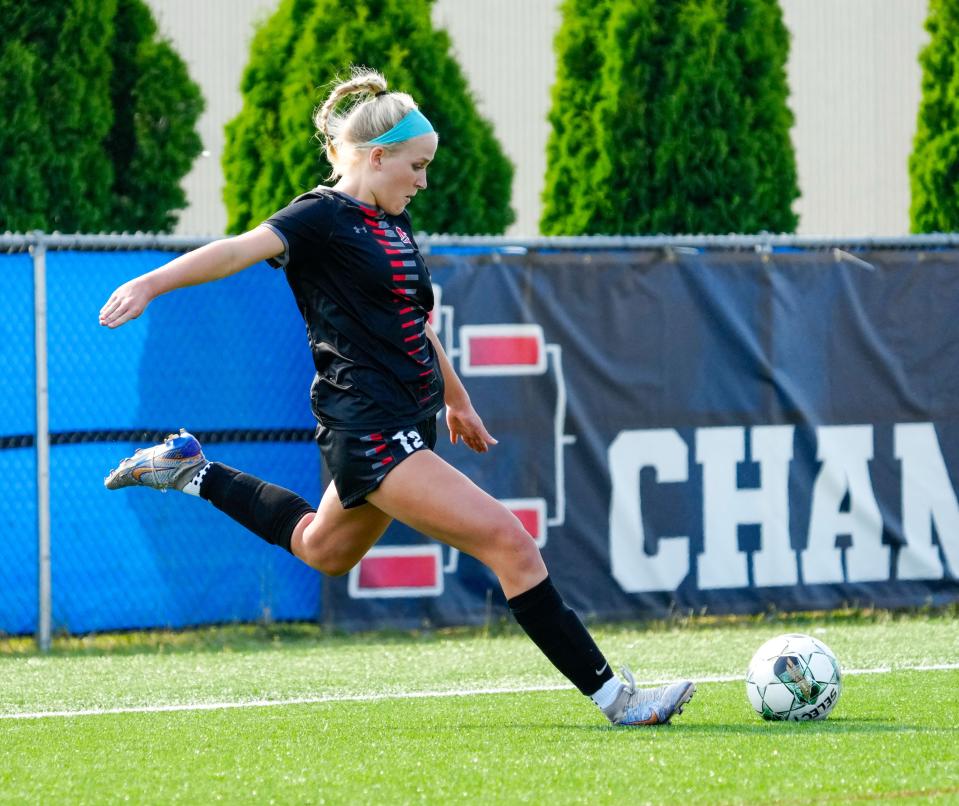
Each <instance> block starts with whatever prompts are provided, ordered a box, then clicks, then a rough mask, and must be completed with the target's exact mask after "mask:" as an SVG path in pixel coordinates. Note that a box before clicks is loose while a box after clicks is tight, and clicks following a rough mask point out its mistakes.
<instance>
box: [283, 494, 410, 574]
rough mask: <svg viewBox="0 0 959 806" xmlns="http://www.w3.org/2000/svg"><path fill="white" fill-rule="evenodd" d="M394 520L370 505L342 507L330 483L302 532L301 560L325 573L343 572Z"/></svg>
mask: <svg viewBox="0 0 959 806" xmlns="http://www.w3.org/2000/svg"><path fill="white" fill-rule="evenodd" d="M392 520H393V519H392V518H391V517H390V516H389V515H387V514H386V513H385V512H383V511H381V510H379V509H377V508H376V507H375V506H373V505H372V504H363V505H362V506H358V507H351V508H350V509H344V508H343V505H342V504H341V503H340V497H339V495H338V494H337V492H336V486H335V485H334V484H333V483H332V482H331V483H330V484H329V485H328V486H327V488H326V491H325V492H324V493H323V498H322V500H321V501H320V506H319V507H318V508H317V512H316V515H315V517H314V518H313V520H312V521H311V522H310V524H309V525H308V526H307V527H306V530H305V531H304V533H303V540H302V544H301V545H302V550H303V559H305V560H306V561H307V562H308V563H309V564H310V565H312V566H314V567H315V568H318V569H319V570H321V571H324V572H325V573H328V574H333V575H336V574H343V573H346V572H347V571H348V570H349V569H350V568H352V567H353V566H354V565H356V563H358V562H359V561H360V560H361V559H362V558H363V555H364V554H366V552H367V551H369V550H370V548H371V547H372V546H373V544H374V543H376V541H377V540H379V539H380V537H382V535H383V532H385V531H386V529H387V527H388V526H389V525H390V522H391V521H392Z"/></svg>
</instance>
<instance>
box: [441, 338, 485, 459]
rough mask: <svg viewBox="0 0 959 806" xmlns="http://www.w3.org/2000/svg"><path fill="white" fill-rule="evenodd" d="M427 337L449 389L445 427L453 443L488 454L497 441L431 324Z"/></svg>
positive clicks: (447, 390) (446, 394)
mask: <svg viewBox="0 0 959 806" xmlns="http://www.w3.org/2000/svg"><path fill="white" fill-rule="evenodd" d="M426 337H427V338H428V339H429V340H430V341H431V342H432V343H433V348H434V349H435V350H436V358H437V360H438V361H439V364H440V371H441V372H442V373H443V384H444V386H445V388H446V393H445V395H444V402H445V403H446V425H447V427H448V428H449V430H450V442H452V443H453V444H454V445H455V444H456V441H457V439H460V440H462V441H463V443H464V444H465V445H466V446H467V447H468V448H471V449H472V450H474V451H476V452H477V453H486V451H488V450H489V446H490V445H495V444H496V440H495V439H493V437H492V436H491V435H490V433H489V431H487V430H486V426H484V425H483V421H482V419H480V416H479V415H478V414H477V413H476V409H474V408H473V404H472V402H470V396H469V394H467V392H466V387H465V386H463V382H462V381H461V380H460V378H459V375H457V374H456V370H454V369H453V364H452V363H451V362H450V359H449V356H447V355H446V350H444V349H443V345H442V344H440V340H439V339H438V338H437V336H436V333H434V332H433V328H432V327H431V326H430V324H429V322H427V324H426Z"/></svg>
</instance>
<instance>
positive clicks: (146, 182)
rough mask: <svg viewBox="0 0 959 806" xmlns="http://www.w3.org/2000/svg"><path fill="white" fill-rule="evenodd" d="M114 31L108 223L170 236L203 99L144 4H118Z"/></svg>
mask: <svg viewBox="0 0 959 806" xmlns="http://www.w3.org/2000/svg"><path fill="white" fill-rule="evenodd" d="M115 24H116V36H115V37H114V41H113V48H112V53H111V56H112V63H113V81H112V83H111V87H110V90H111V99H112V105H113V109H114V110H115V112H114V114H115V119H114V124H113V127H112V129H111V131H110V133H109V136H108V137H107V140H106V143H105V146H106V150H107V153H108V155H109V156H110V159H111V162H112V164H113V167H114V183H113V188H112V195H111V202H112V205H111V209H110V216H109V220H110V222H111V224H113V226H114V227H119V228H121V229H123V230H130V231H136V230H141V231H145V232H169V231H170V230H171V229H173V227H174V225H175V224H176V215H175V213H176V211H178V210H181V209H183V208H184V207H185V206H186V203H187V199H186V193H185V192H184V191H183V188H182V187H181V186H180V179H181V178H182V177H183V176H185V175H186V174H187V172H188V171H189V170H190V166H191V165H192V164H193V161H194V160H195V159H196V157H197V156H198V155H199V154H200V152H201V151H202V149H203V144H202V143H201V141H200V136H199V134H197V131H196V125H197V121H198V120H199V117H200V114H201V113H202V112H203V105H204V104H203V97H202V96H201V94H200V88H199V87H198V86H197V85H196V84H195V83H194V82H193V81H192V80H191V79H190V76H189V74H188V73H187V69H186V65H185V64H184V62H183V59H181V58H180V56H179V55H177V53H176V52H175V51H174V50H173V48H172V47H170V45H169V43H167V42H166V41H163V40H161V39H159V38H158V35H157V27H156V23H155V22H154V20H153V15H152V14H151V13H150V9H149V8H148V7H147V6H146V4H145V3H144V2H143V0H117V12H116V17H115Z"/></svg>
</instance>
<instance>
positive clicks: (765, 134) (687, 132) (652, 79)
mask: <svg viewBox="0 0 959 806" xmlns="http://www.w3.org/2000/svg"><path fill="white" fill-rule="evenodd" d="M585 6H589V7H590V8H595V7H596V6H595V5H594V4H588V3H584V0H566V2H565V3H564V5H563V8H562V12H563V24H562V28H561V30H560V32H559V34H558V35H557V39H556V49H557V57H558V63H559V71H558V76H557V84H556V86H555V87H554V90H553V109H552V111H551V113H550V121H551V122H552V124H553V134H552V137H551V139H550V144H549V147H548V165H547V176H546V186H545V190H544V195H543V202H544V207H543V215H542V220H541V229H542V230H543V232H544V233H546V234H562V235H577V234H598V233H606V234H651V233H729V232H744V233H752V232H759V231H763V230H767V231H774V232H790V231H793V230H794V229H795V227H796V223H797V219H796V215H795V214H794V213H793V212H792V203H793V201H794V200H795V199H796V198H797V197H798V195H799V191H798V184H797V178H796V165H795V156H794V153H793V149H792V144H791V141H790V138H789V129H790V127H791V125H792V115H791V113H790V111H789V109H788V106H787V104H786V100H787V96H788V88H787V85H786V72H785V64H786V57H787V54H788V34H787V31H786V29H785V27H784V25H783V23H782V15H781V11H780V9H779V6H778V4H777V2H776V0H676V2H671V3H660V2H656V1H655V0H604V2H603V3H602V4H601V7H600V8H599V10H598V11H597V12H596V13H594V14H592V15H589V14H586V13H585V12H586V11H588V9H587V8H585Z"/></svg>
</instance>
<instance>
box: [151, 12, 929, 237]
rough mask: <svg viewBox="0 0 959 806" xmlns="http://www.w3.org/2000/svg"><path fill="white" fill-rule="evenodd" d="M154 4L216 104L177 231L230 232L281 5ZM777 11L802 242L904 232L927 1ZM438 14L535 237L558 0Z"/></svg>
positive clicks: (521, 217)
mask: <svg viewBox="0 0 959 806" xmlns="http://www.w3.org/2000/svg"><path fill="white" fill-rule="evenodd" d="M148 2H149V4H150V5H151V7H152V8H153V10H154V14H155V15H156V17H157V20H158V23H159V25H160V30H161V31H162V32H163V33H164V34H165V35H167V36H168V37H169V38H170V39H171V40H172V42H173V44H174V46H175V47H176V48H177V50H178V51H179V53H180V54H181V55H182V56H183V58H184V59H185V60H186V61H187V64H188V65H189V68H190V72H191V74H192V76H193V77H194V79H195V80H196V81H197V82H198V83H199V84H200V86H201V88H202V90H203V94H204V96H205V98H206V101H207V109H206V112H205V113H204V115H203V117H202V118H201V120H200V134H201V137H202V138H203V143H204V148H205V150H206V154H207V155H206V156H204V157H201V158H199V159H198V160H197V162H196V164H195V165H194V168H193V170H192V171H191V172H190V174H189V175H188V176H187V177H186V178H185V180H184V186H185V188H186V191H187V194H188V197H189V199H190V207H189V208H188V209H187V210H186V211H184V212H183V214H182V215H181V218H180V223H179V225H178V227H177V232H178V233H183V234H220V233H222V232H223V230H224V229H225V226H226V212H225V210H224V208H223V202H222V184H223V174H222V169H221V167H220V158H221V154H222V150H223V126H224V125H225V124H226V122H227V121H229V120H230V119H231V118H233V117H234V116H235V115H236V114H237V113H238V112H239V109H240V105H241V99H240V93H239V85H240V79H241V76H242V72H243V67H244V65H245V63H246V60H247V57H248V54H249V45H250V40H251V38H252V35H253V30H254V25H255V23H256V22H257V21H258V20H260V19H263V18H264V17H265V16H266V15H268V14H269V13H270V12H271V11H272V10H273V9H274V8H275V7H276V0H202V2H196V0H148ZM780 2H781V5H782V8H783V13H784V19H785V22H786V25H787V27H788V28H789V30H790V33H791V35H792V44H791V51H790V60H789V65H788V72H789V82H790V88H791V93H792V95H791V99H790V105H791V107H792V109H793V111H794V113H795V115H796V125H795V127H794V129H793V143H794V144H795V147H796V156H797V162H798V168H799V183H800V189H801V193H802V197H801V198H800V199H799V201H798V202H797V205H796V209H797V212H798V213H799V215H800V223H799V230H798V231H799V233H800V234H805V235H849V236H860V235H903V234H905V233H907V232H908V229H909V179H908V158H909V154H910V152H911V150H912V139H913V135H914V132H915V126H916V113H917V110H918V104H919V93H920V76H921V74H920V68H919V63H918V54H919V50H920V48H921V47H922V45H923V44H924V43H925V41H926V39H927V35H926V33H925V31H924V29H923V23H924V20H925V17H926V14H927V0H780ZM433 16H434V22H435V23H436V24H437V25H438V26H441V27H443V28H445V29H446V30H447V31H449V33H450V36H451V38H452V40H453V48H454V52H455V55H456V57H457V59H458V61H459V63H460V64H461V66H462V67H463V70H464V72H465V73H466V75H467V77H468V79H469V81H470V85H471V87H472V89H473V92H474V94H475V96H476V99H477V101H478V103H479V108H480V110H481V112H482V114H484V115H485V116H486V117H487V118H488V119H489V120H491V121H492V123H493V126H494V128H495V131H496V134H497V136H498V137H499V139H500V142H501V143H502V144H503V147H504V149H505V150H506V153H507V155H508V156H509V157H510V159H511V160H512V161H513V163H514V165H515V168H516V173H515V178H514V186H513V198H512V206H513V208H514V209H515V211H516V214H517V220H516V223H515V224H514V225H513V226H512V227H511V228H510V230H509V232H508V233H507V234H509V235H515V236H522V235H536V234H537V232H538V221H539V210H540V194H541V192H542V187H543V177H544V174H545V170H546V162H545V144H546V138H547V136H548V133H549V128H548V124H547V121H546V115H547V112H548V109H549V102H550V87H551V86H552V83H553V79H554V75H555V57H554V55H553V49H552V46H553V37H554V35H555V33H556V29H557V27H558V25H559V21H560V17H559V0H436V3H435V6H434V14H433Z"/></svg>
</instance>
